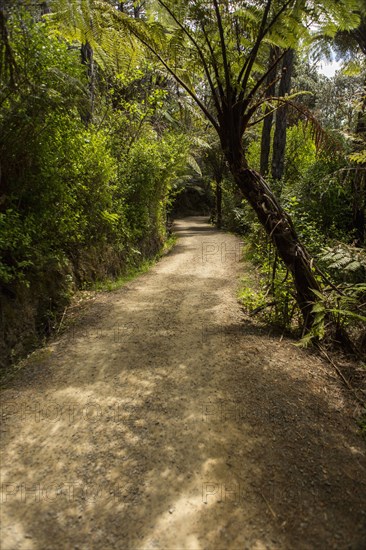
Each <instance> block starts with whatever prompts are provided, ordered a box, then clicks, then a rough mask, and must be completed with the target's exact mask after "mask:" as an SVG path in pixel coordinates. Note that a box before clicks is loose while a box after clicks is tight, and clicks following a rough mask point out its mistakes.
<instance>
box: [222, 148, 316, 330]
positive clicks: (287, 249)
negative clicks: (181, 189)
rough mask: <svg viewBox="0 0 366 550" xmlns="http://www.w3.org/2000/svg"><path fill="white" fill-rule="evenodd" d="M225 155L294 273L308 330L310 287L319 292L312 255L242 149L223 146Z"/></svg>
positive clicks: (297, 295)
mask: <svg viewBox="0 0 366 550" xmlns="http://www.w3.org/2000/svg"><path fill="white" fill-rule="evenodd" d="M225 154H226V158H227V161H228V164H229V167H230V171H231V173H232V175H233V177H234V180H235V183H236V184H237V186H238V187H239V189H240V190H241V192H242V193H243V195H244V197H245V198H246V199H247V201H248V202H249V204H250V205H251V206H252V208H253V209H254V210H255V212H256V214H257V216H258V219H259V221H260V223H261V224H262V226H263V227H264V229H265V231H266V233H267V235H269V237H270V238H271V239H272V241H273V243H274V245H275V247H276V250H277V252H278V255H279V256H280V258H281V259H282V260H283V262H284V264H285V265H286V267H287V268H288V270H289V271H290V272H291V274H292V276H293V280H294V284H295V288H296V299H297V303H298V305H299V307H300V310H301V313H302V315H303V319H304V329H306V330H309V329H310V328H311V326H312V324H313V321H314V315H313V314H312V305H313V303H314V301H316V296H315V294H314V293H313V290H317V291H319V292H320V291H321V288H320V286H319V283H318V282H317V280H316V278H315V276H314V273H313V270H312V260H311V257H310V256H309V254H308V252H307V250H306V248H305V246H304V245H303V244H302V243H301V242H300V240H299V237H298V235H297V233H296V230H295V228H294V226H293V223H292V221H291V218H290V217H289V215H288V214H287V213H286V212H285V211H284V210H283V209H282V207H281V206H280V204H279V203H278V201H277V199H276V197H275V196H274V194H273V193H272V191H271V190H270V188H269V187H268V185H267V183H266V182H265V180H264V178H263V177H262V176H261V175H260V174H259V173H258V172H256V171H255V170H251V169H250V168H249V167H248V165H247V163H246V160H245V158H244V156H243V154H242V152H241V149H240V148H236V150H233V147H232V146H231V147H230V149H228V148H227V147H226V148H225Z"/></svg>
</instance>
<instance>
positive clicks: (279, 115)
mask: <svg viewBox="0 0 366 550" xmlns="http://www.w3.org/2000/svg"><path fill="white" fill-rule="evenodd" d="M293 64H294V50H288V51H287V52H286V53H285V55H284V57H283V63H282V77H281V81H280V87H279V90H278V95H279V96H280V97H284V96H285V95H286V94H288V93H289V92H290V89H291V75H292V70H293ZM286 128H287V106H286V105H284V106H282V107H280V108H279V109H277V112H276V127H275V133H274V137H273V155H272V177H273V179H274V180H280V179H281V178H282V176H283V174H284V171H285V149H286Z"/></svg>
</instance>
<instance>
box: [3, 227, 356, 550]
mask: <svg viewBox="0 0 366 550" xmlns="http://www.w3.org/2000/svg"><path fill="white" fill-rule="evenodd" d="M183 227H184V225H182V235H183ZM203 233H204V232H203ZM204 238H205V239H206V238H207V235H206V236H205V237H204ZM211 238H219V239H221V238H222V235H221V234H219V237H217V234H215V233H214V232H211ZM225 238H226V239H229V240H231V241H235V237H233V236H227V235H226V236H225ZM187 239H188V242H189V239H191V237H187ZM192 239H193V238H192ZM193 240H195V241H196V240H197V237H195V238H194V239H193ZM184 242H185V239H182V243H184ZM197 246H199V244H198V245H197ZM187 263H189V261H188V262H187V259H184V255H183V254H178V255H173V256H170V255H168V256H167V257H165V258H164V259H163V260H162V261H161V262H160V263H159V264H158V265H157V266H155V267H154V268H153V270H152V272H151V273H149V274H147V275H144V276H143V277H142V278H140V279H137V280H136V281H132V282H131V283H129V284H128V286H127V287H126V288H125V289H122V290H121V291H119V292H118V293H112V294H108V295H101V298H100V299H101V300H102V302H103V301H104V302H103V303H102V306H103V307H102V309H101V313H100V312H99V310H98V303H97V302H96V303H95V304H94V306H93V308H92V309H91V310H90V311H89V313H88V314H87V315H86V316H85V317H84V318H83V319H82V320H81V321H80V323H79V325H76V326H75V327H73V333H72V338H70V336H68V334H67V333H65V335H64V336H63V337H61V338H60V339H59V340H57V341H56V342H53V343H52V349H53V352H52V353H51V354H50V353H46V354H41V359H40V360H39V361H40V362H39V363H37V360H35V359H34V360H33V362H32V367H29V370H27V369H23V370H22V371H21V373H20V375H19V377H18V379H17V382H16V384H17V386H16V385H14V387H13V388H12V387H10V388H9V389H8V390H7V391H6V392H5V393H4V399H3V401H4V407H3V411H4V420H5V430H6V431H5V434H4V438H3V447H4V453H3V455H4V460H3V467H2V472H1V481H2V489H3V491H2V520H3V526H4V533H5V534H6V536H5V537H4V540H5V541H6V542H5V546H4V545H3V548H4V550H14V547H15V546H14V544H13V543H14V542H16V544H17V545H18V546H17V547H19V548H21V549H23V548H25V549H27V548H29V550H33V549H34V550H36V549H37V550H38V549H42V550H43V548H44V549H46V548H47V550H48V549H52V550H53V549H55V550H56V548H57V550H58V548H60V546H58V542H57V541H59V540H61V539H62V540H64V546H63V547H65V548H68V547H69V546H70V544H73V545H74V546H79V547H80V548H82V549H83V550H84V548H85V549H86V548H87V549H88V550H89V548H93V549H94V548H95V549H97V548H98V549H99V548H103V549H104V548H126V549H127V548H131V549H136V550H137V549H138V550H142V549H150V548H151V549H152V548H160V549H161V550H168V549H169V550H182V549H187V550H195V549H197V550H206V549H208V548H215V549H216V548H217V549H218V548H220V549H221V548H241V547H246V546H247V547H248V548H251V549H254V548H256V549H258V550H259V549H261V548H266V549H267V548H273V549H281V548H296V547H301V546H299V544H300V542H299V541H302V540H304V537H306V538H307V539H308V540H310V541H312V544H313V547H314V548H315V547H317V546H316V544H317V542H316V541H318V540H322V541H328V542H329V541H331V540H333V536H334V532H336V534H337V535H338V537H339V538H338V539H337V540H339V541H345V540H346V537H347V536H348V535H347V533H348V531H347V525H349V524H350V522H353V523H354V524H355V525H358V526H359V527H358V529H359V531H361V521H362V519H363V516H362V513H361V512H362V502H363V495H364V490H365V486H364V485H363V484H362V483H361V481H360V479H362V478H361V475H360V474H361V472H365V467H364V466H363V464H364V458H365V455H364V447H363V444H362V443H361V441H360V440H359V439H358V438H357V436H356V435H355V434H354V432H353V431H352V427H351V425H350V423H349V422H348V420H347V417H346V411H345V406H346V405H345V403H346V401H345V400H342V393H341V390H340V389H339V386H338V385H337V384H336V381H335V380H334V378H332V377H331V376H330V375H329V369H328V368H327V366H325V365H324V364H323V363H322V362H321V361H320V360H319V359H318V358H316V357H313V356H310V355H309V354H307V353H306V352H304V351H302V350H299V349H297V348H295V347H294V346H293V344H292V343H291V341H287V340H286V339H283V340H282V342H280V341H279V339H278V338H276V337H269V336H268V335H267V334H263V332H261V330H260V329H258V328H256V326H255V325H250V324H249V323H246V324H244V323H243V322H242V314H241V312H240V310H239V306H238V305H237V304H236V301H235V285H236V282H235V278H234V276H233V275H235V274H236V273H237V271H238V270H239V265H237V266H236V267H235V269H234V271H232V276H231V278H230V279H228V277H227V274H225V273H224V271H223V270H222V264H221V258H220V257H217V258H216V259H214V260H212V262H211V266H210V267H209V268H208V267H207V266H206V265H202V266H201V267H202V269H203V270H206V269H209V270H210V272H211V275H210V277H208V278H205V277H199V276H198V277H197V278H195V279H194V280H192V277H191V275H190V274H188V276H187V272H186V264H187ZM226 267H227V266H226ZM197 269H198V267H197ZM199 269H201V268H199ZM199 269H198V271H199ZM230 269H231V270H233V266H231V267H230ZM168 273H170V275H169V281H170V285H169V288H170V290H169V295H170V294H171V293H172V294H171V298H172V302H171V305H170V307H169V300H168V301H166V302H164V307H161V306H160V305H159V304H160V301H161V295H162V292H163V290H162V288H163V286H164V284H165V280H166V277H168ZM161 274H162V275H161ZM160 277H162V278H160ZM150 281H151V282H152V285H151V286H150ZM159 281H160V284H159ZM142 294H144V295H145V296H148V298H147V299H146V300H145V298H144V299H141V295H142ZM116 296H118V300H116ZM169 299H170V298H169ZM146 304H149V305H150V307H148V308H146V307H145V305H146ZM144 308H145V309H144ZM117 319H123V322H120V323H119V324H118V322H117V321H116V320H117ZM88 323H92V329H90V328H89V329H88V326H89V325H88ZM116 334H117V337H116ZM96 335H97V336H96ZM37 364H39V365H40V367H39V370H38V371H37V368H36V367H37ZM44 365H46V366H47V370H46V369H45V367H44ZM45 372H47V376H45V374H44V373H45ZM356 518H357V519H356ZM335 526H336V527H335ZM86 540H87V543H85V541H86ZM71 541H72V542H71ZM85 544H86V546H85ZM27 545H28V546H27ZM245 545H246V546H245ZM326 546H327V544H326ZM328 547H329V545H328Z"/></svg>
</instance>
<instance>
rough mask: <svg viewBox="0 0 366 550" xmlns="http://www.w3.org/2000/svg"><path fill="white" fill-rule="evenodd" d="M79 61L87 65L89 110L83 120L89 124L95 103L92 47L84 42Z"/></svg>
mask: <svg viewBox="0 0 366 550" xmlns="http://www.w3.org/2000/svg"><path fill="white" fill-rule="evenodd" d="M81 62H82V63H83V65H85V66H86V67H87V70H88V79H89V93H90V111H89V112H88V113H87V114H86V115H85V116H84V122H85V123H86V124H89V123H90V122H91V121H92V119H93V114H94V103H95V65H94V52H93V48H92V47H91V45H90V44H89V42H86V43H85V44H82V46H81Z"/></svg>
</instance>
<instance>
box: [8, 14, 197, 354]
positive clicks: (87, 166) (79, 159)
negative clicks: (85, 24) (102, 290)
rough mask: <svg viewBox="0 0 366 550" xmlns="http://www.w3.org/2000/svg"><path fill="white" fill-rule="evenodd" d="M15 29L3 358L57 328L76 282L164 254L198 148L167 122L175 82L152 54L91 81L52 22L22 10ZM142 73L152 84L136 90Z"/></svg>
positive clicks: (84, 283) (11, 35)
mask: <svg viewBox="0 0 366 550" xmlns="http://www.w3.org/2000/svg"><path fill="white" fill-rule="evenodd" d="M6 31H7V41H8V47H9V49H10V51H11V55H10V56H8V62H9V63H11V66H8V67H7V70H5V69H4V67H2V69H3V70H2V72H1V82H0V84H1V87H0V164H1V193H0V280H1V293H0V302H1V309H2V315H1V319H0V322H1V329H0V332H1V335H2V339H1V343H0V355H1V358H2V359H1V364H2V365H4V364H8V363H9V361H16V360H17V359H18V358H19V357H21V356H22V355H23V354H24V353H26V352H28V351H29V350H30V349H32V348H33V347H34V346H35V345H37V343H38V342H39V339H40V338H42V337H44V336H45V335H47V334H49V333H50V332H52V327H53V326H54V325H55V319H57V317H58V316H59V315H60V314H61V313H62V311H63V310H64V308H65V306H66V305H67V303H68V302H69V300H70V296H71V295H72V293H73V292H74V290H75V289H77V288H86V287H89V286H90V285H91V284H92V283H93V282H96V281H102V280H104V279H106V278H109V279H114V278H118V277H120V276H122V275H126V274H129V273H131V272H134V271H135V270H136V269H137V268H138V267H139V266H142V265H144V264H145V263H146V262H147V261H148V260H149V259H150V258H153V257H154V256H155V255H156V253H157V252H158V251H159V250H160V249H161V247H162V246H163V244H164V242H165V240H166V208H167V205H168V204H169V201H170V195H171V188H172V185H173V183H174V181H175V180H176V178H177V175H178V174H179V173H180V172H181V171H182V170H183V168H184V166H185V162H186V157H187V154H188V140H187V138H186V137H185V136H184V134H178V133H177V132H175V131H174V130H172V129H171V128H170V129H169V128H168V127H167V125H165V124H163V123H162V119H161V115H160V113H161V111H162V110H163V108H164V106H165V98H166V91H164V89H162V87H161V86H160V87H157V86H156V85H155V82H154V78H153V75H152V73H151V70H150V68H149V65H148V63H145V64H144V66H143V67H141V66H140V67H139V69H136V68H134V69H131V71H129V72H128V71H125V72H123V73H121V74H112V73H108V71H107V70H106V71H103V70H102V69H101V68H99V69H98V71H97V74H96V75H95V76H94V80H93V82H91V81H90V78H89V77H88V66H86V65H85V64H83V63H82V58H81V55H80V47H78V46H77V44H70V43H68V42H66V41H64V40H60V39H59V38H58V37H57V36H53V35H52V34H51V33H50V29H49V28H48V26H47V25H46V24H45V23H44V22H43V21H37V20H35V19H34V17H33V16H32V15H30V14H29V13H28V12H26V11H19V10H14V12H13V13H11V14H10V15H9V17H8V20H7V25H6ZM95 70H96V68H95ZM141 81H144V87H143V88H142V90H145V92H143V93H142V92H141V91H140V93H139V94H136V93H135V89H136V87H137V86H139V88H140V90H141ZM90 86H93V91H92V94H93V96H94V97H93V101H92V98H91V93H90ZM102 92H103V93H102ZM96 96H98V102H97V104H96V101H95V98H96Z"/></svg>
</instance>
